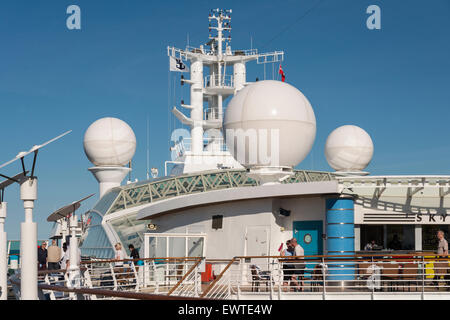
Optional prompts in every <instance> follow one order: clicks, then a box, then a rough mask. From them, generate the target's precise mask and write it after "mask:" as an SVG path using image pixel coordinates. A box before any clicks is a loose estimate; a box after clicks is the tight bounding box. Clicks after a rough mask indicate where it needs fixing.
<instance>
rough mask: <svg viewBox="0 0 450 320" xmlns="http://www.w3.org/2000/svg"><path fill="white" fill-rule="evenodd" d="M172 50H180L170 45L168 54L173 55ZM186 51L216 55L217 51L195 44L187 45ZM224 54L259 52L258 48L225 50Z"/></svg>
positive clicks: (237, 54)
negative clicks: (195, 45) (194, 45)
mask: <svg viewBox="0 0 450 320" xmlns="http://www.w3.org/2000/svg"><path fill="white" fill-rule="evenodd" d="M170 50H179V49H176V48H174V49H172V48H171V47H169V48H168V54H169V55H172V52H171V51H170ZM185 51H187V52H192V53H202V54H206V55H215V54H216V51H214V50H211V49H208V48H205V47H203V48H199V47H193V46H186V50H185ZM174 52H175V51H174ZM223 54H225V55H232V56H254V55H257V54H258V49H245V50H231V51H227V50H225V52H224V53H223Z"/></svg>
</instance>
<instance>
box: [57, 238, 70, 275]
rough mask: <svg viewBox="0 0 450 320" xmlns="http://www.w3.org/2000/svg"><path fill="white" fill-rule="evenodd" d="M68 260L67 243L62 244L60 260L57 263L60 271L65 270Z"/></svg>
mask: <svg viewBox="0 0 450 320" xmlns="http://www.w3.org/2000/svg"><path fill="white" fill-rule="evenodd" d="M68 258H69V252H68V250H67V243H65V242H64V243H63V249H62V250H61V260H60V261H59V263H60V268H61V269H66V268H67V264H66V262H67V259H68Z"/></svg>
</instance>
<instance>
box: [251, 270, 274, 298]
mask: <svg viewBox="0 0 450 320" xmlns="http://www.w3.org/2000/svg"><path fill="white" fill-rule="evenodd" d="M250 271H251V274H252V292H259V285H260V283H261V282H264V283H265V284H266V288H269V282H270V273H268V272H264V271H261V270H260V269H259V268H258V267H257V266H256V265H254V264H252V265H251V266H250Z"/></svg>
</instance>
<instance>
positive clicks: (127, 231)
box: [108, 213, 146, 254]
mask: <svg viewBox="0 0 450 320" xmlns="http://www.w3.org/2000/svg"><path fill="white" fill-rule="evenodd" d="M136 216H137V213H132V214H127V215H126V216H122V217H120V218H118V219H114V220H111V221H110V222H108V223H110V224H111V226H112V227H113V229H114V231H115V232H116V233H117V235H118V236H119V239H120V242H121V243H122V247H124V248H125V250H126V251H127V253H128V254H130V252H129V251H130V250H129V249H128V245H130V244H132V245H133V246H134V248H135V249H136V250H138V251H139V249H140V248H141V246H142V241H143V239H144V232H145V230H146V221H145V220H137V219H136Z"/></svg>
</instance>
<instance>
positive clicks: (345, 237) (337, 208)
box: [326, 198, 355, 281]
mask: <svg viewBox="0 0 450 320" xmlns="http://www.w3.org/2000/svg"><path fill="white" fill-rule="evenodd" d="M326 221H327V223H326V233H327V252H328V255H352V254H354V253H355V227H354V202H353V199H352V198H329V199H327V200H326ZM328 267H329V270H328V274H329V276H328V280H336V281H344V280H354V279H355V270H354V264H352V263H349V262H336V263H330V264H329V265H328Z"/></svg>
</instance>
